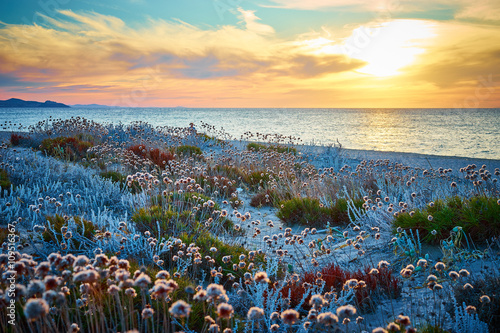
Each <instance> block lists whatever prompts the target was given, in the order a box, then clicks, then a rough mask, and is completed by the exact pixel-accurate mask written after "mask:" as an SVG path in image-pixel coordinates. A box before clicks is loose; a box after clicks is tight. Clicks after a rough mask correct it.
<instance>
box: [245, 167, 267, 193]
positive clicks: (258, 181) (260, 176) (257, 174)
mask: <svg viewBox="0 0 500 333" xmlns="http://www.w3.org/2000/svg"><path fill="white" fill-rule="evenodd" d="M269 180H270V177H269V174H268V173H267V172H266V171H264V170H257V171H252V172H250V173H245V174H244V175H243V181H244V182H245V183H246V184H248V186H249V187H250V189H252V190H257V189H258V188H259V186H260V187H264V186H265V185H266V184H267V182H268V181H269Z"/></svg>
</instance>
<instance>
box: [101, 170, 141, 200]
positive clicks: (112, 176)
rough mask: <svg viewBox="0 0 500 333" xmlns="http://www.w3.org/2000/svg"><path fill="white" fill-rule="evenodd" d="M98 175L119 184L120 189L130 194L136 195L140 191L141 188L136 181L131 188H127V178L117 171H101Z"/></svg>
mask: <svg viewBox="0 0 500 333" xmlns="http://www.w3.org/2000/svg"><path fill="white" fill-rule="evenodd" d="M99 175H100V176H101V177H102V178H105V179H109V180H111V181H112V182H114V183H119V184H120V187H121V188H123V189H127V190H128V191H130V192H131V193H132V194H136V193H139V192H141V191H142V189H141V186H140V185H139V183H138V182H137V181H133V182H132V186H128V185H127V177H126V176H125V175H122V174H121V173H119V172H117V171H103V172H101V173H100V174H99Z"/></svg>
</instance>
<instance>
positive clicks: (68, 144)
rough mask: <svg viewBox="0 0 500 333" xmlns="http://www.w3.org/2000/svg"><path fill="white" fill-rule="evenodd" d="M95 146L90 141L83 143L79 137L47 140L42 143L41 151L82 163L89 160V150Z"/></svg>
mask: <svg viewBox="0 0 500 333" xmlns="http://www.w3.org/2000/svg"><path fill="white" fill-rule="evenodd" d="M93 145H94V144H93V143H92V142H90V141H82V140H80V139H78V138H77V137H57V138H47V139H45V140H43V141H42V143H41V145H40V149H41V150H42V151H43V152H44V153H46V154H47V155H49V156H52V157H56V158H60V159H65V160H66V159H67V160H70V161H80V160H82V159H83V158H88V157H90V156H88V155H87V150H88V149H89V148H90V147H92V146H93Z"/></svg>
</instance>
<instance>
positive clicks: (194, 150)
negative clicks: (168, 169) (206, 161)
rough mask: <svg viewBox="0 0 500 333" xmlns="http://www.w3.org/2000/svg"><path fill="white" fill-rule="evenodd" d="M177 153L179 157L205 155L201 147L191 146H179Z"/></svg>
mask: <svg viewBox="0 0 500 333" xmlns="http://www.w3.org/2000/svg"><path fill="white" fill-rule="evenodd" d="M175 152H176V153H177V154H178V155H183V156H195V155H198V156H200V155H203V151H202V150H201V148H200V147H196V146H189V145H182V146H179V147H177V148H176V149H175Z"/></svg>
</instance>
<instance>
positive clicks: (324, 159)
mask: <svg viewBox="0 0 500 333" xmlns="http://www.w3.org/2000/svg"><path fill="white" fill-rule="evenodd" d="M11 133H12V132H8V131H0V142H8V141H9V139H10V135H11ZM231 143H232V144H233V145H234V146H235V147H237V148H239V149H245V147H246V145H247V144H248V142H247V141H231ZM298 151H299V152H302V153H304V154H314V155H316V156H320V158H319V160H317V161H316V163H314V164H315V165H316V166H317V167H330V166H332V163H331V162H332V157H337V156H338V157H342V158H343V159H344V161H345V162H346V163H347V164H350V165H356V164H357V163H359V162H361V161H362V160H367V161H369V160H385V159H388V160H391V161H393V162H397V163H402V164H404V165H407V166H411V167H415V168H423V169H435V170H437V169H438V168H440V167H442V168H447V169H450V168H451V169H452V170H453V172H457V171H458V170H459V169H460V168H462V167H465V166H467V165H469V164H476V165H478V166H481V165H483V164H485V165H486V166H487V167H488V169H490V170H494V169H495V168H500V159H485V158H473V157H459V156H440V155H427V154H417V153H403V152H392V151H375V150H361V149H349V148H342V149H340V150H337V149H336V148H329V147H324V146H311V145H300V146H298ZM339 154H340V155H339Z"/></svg>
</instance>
